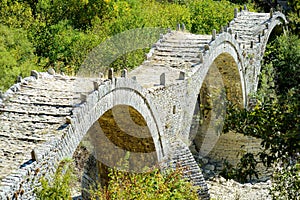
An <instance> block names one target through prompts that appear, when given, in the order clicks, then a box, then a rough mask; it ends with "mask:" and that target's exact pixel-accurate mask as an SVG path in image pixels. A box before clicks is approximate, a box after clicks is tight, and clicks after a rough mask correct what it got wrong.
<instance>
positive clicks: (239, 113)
mask: <svg viewBox="0 0 300 200" xmlns="http://www.w3.org/2000/svg"><path fill="white" fill-rule="evenodd" d="M255 99H256V101H257V103H256V105H255V106H254V107H253V108H250V109H240V108H239V107H237V106H235V105H231V106H229V107H228V113H227V119H226V128H225V132H226V131H228V130H232V131H235V132H238V133H243V134H244V135H247V136H253V137H256V138H260V139H261V140H262V142H261V146H262V147H263V151H262V152H259V153H258V154H257V155H253V154H252V153H246V154H245V155H244V156H243V157H242V158H241V161H240V163H239V164H238V165H237V168H233V171H231V172H227V175H229V177H228V178H236V179H238V180H239V181H244V182H245V181H247V180H249V179H251V176H252V177H253V176H254V175H257V172H256V166H257V164H258V163H263V164H264V165H266V166H268V167H271V166H275V167H276V168H275V173H274V174H273V188H272V190H271V194H272V196H273V198H274V199H277V198H279V199H281V198H283V199H297V198H298V197H299V196H300V193H299V191H300V154H299V152H300V39H299V38H298V37H297V36H295V35H289V34H287V35H282V36H280V37H277V38H276V39H275V40H274V41H273V42H271V43H270V44H269V45H268V47H267V49H266V53H265V58H264V64H263V66H262V73H261V75H260V85H259V89H258V92H257V94H256V95H255Z"/></svg>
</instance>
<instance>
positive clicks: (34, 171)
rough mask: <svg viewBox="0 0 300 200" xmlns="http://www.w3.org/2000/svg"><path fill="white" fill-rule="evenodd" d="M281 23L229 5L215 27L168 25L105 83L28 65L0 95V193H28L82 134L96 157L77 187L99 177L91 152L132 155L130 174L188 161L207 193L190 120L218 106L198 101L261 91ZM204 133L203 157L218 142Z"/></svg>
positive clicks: (278, 17)
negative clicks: (136, 62) (229, 14)
mask: <svg viewBox="0 0 300 200" xmlns="http://www.w3.org/2000/svg"><path fill="white" fill-rule="evenodd" d="M286 23H287V21H286V19H285V16H284V15H283V14H282V13H280V12H271V13H253V12H249V11H247V10H246V8H245V10H242V11H240V12H238V11H237V10H235V11H234V19H233V20H232V21H231V22H230V23H228V26H226V27H224V28H222V30H221V32H220V33H216V32H215V30H214V31H213V32H212V35H195V34H191V33H188V32H184V31H169V32H168V33H167V34H165V35H162V36H161V38H160V40H159V41H158V42H157V43H156V44H154V45H153V48H152V49H151V50H150V52H149V54H148V55H147V60H146V61H144V62H143V64H142V65H141V66H139V67H138V68H136V69H135V70H133V71H132V72H130V73H127V72H126V71H125V70H124V71H123V72H122V76H121V77H114V74H113V72H112V71H110V73H109V75H108V78H107V79H104V78H79V77H69V76H64V75H60V74H55V72H54V71H53V70H50V71H48V72H47V73H39V72H35V71H32V74H31V76H30V77H27V78H24V79H22V80H20V82H19V83H17V84H15V85H13V86H12V87H11V88H10V89H9V90H8V91H7V92H6V93H4V94H2V97H1V100H0V119H1V121H0V149H1V151H0V170H1V173H0V180H1V183H0V199H3V200H4V199H34V187H35V186H36V185H38V179H39V178H40V177H41V176H44V175H49V174H52V173H53V172H54V170H55V167H56V166H57V163H58V162H59V161H60V160H62V159H63V158H66V157H72V156H73V154H74V152H75V151H76V149H77V148H78V147H79V146H80V145H82V144H81V142H82V141H83V140H84V138H85V137H86V135H88V134H89V133H90V134H89V137H92V140H90V143H93V144H92V145H94V148H93V152H92V153H91V154H93V155H94V156H92V158H93V159H94V160H91V159H89V161H87V162H89V163H90V165H88V167H86V170H85V173H84V174H83V177H82V185H83V187H86V186H87V185H90V184H91V183H92V182H94V181H95V180H96V179H97V175H94V177H93V176H92V174H93V173H94V172H95V173H96V174H97V173H99V170H100V169H99V166H98V167H96V166H91V165H92V164H91V163H95V160H96V159H95V158H97V160H100V161H103V163H104V164H105V165H107V166H111V163H109V162H110V160H105V159H106V158H109V157H111V158H112V159H115V160H114V161H118V160H119V159H120V158H122V157H124V155H125V153H126V152H130V158H129V165H130V167H131V170H134V171H139V170H141V169H142V167H145V166H150V167H151V166H153V165H154V164H157V163H164V164H166V165H169V166H171V167H175V166H176V165H178V164H179V165H181V166H186V168H185V172H184V173H185V176H186V177H187V178H188V179H189V180H191V181H193V182H194V184H195V185H200V186H201V188H202V190H201V191H199V194H200V195H201V196H202V197H203V198H204V199H209V192H208V188H207V186H206V183H205V181H204V178H203V175H202V173H201V170H200V168H199V166H198V164H197V163H196V161H195V159H194V157H193V155H192V153H191V151H190V146H191V145H192V144H193V139H194V138H195V137H196V135H197V134H198V133H199V131H198V130H199V129H201V130H202V129H203V128H201V127H202V126H198V125H199V123H200V122H199V119H198V120H197V119H195V118H197V116H200V118H201V119H202V125H203V126H207V127H208V128H207V130H208V129H209V126H210V125H209V123H210V122H209V120H210V121H212V120H217V119H218V115H222V111H221V112H220V113H218V112H217V111H216V113H217V114H213V113H211V111H209V110H212V109H211V108H210V109H205V108H203V106H202V105H204V107H205V106H207V105H208V107H210V106H214V107H218V106H219V105H218V103H219V104H222V105H223V99H222V98H223V97H222V95H221V94H223V93H222V92H225V96H226V97H227V99H228V100H230V101H233V102H234V103H237V104H239V105H240V106H247V104H248V103H249V95H250V94H251V93H254V92H255V91H256V90H257V87H258V75H259V73H260V68H261V62H262V58H263V55H264V50H265V47H266V45H267V43H268V40H269V38H270V37H272V35H273V34H277V32H278V31H282V30H283V29H284V26H285V24H286ZM219 86H220V88H218V87H219ZM214 87H215V88H214ZM222 88H224V90H222ZM214 95H215V96H214ZM212 96H214V98H215V99H214V100H211V99H210V97H212ZM221 110H222V109H221ZM199 113H200V114H199ZM125 115H126V116H127V117H126V116H125ZM124 116H125V117H124ZM128 116H129V117H128ZM206 118H209V120H208V119H206ZM122 120H123V122H121V121H122ZM203 120H204V122H203ZM197 123H198V125H197ZM116 124H117V125H116ZM120 124H121V126H122V124H125V125H126V126H124V127H118V125H120ZM214 126H215V125H214ZM195 127H196V129H197V130H196V132H195V130H194V129H195ZM199 127H200V128H199ZM219 132H220V131H219ZM219 132H218V131H215V132H214V134H217V135H218V134H219ZM128 133H130V135H129V134H128ZM97 134H99V135H102V137H100V136H99V135H97ZM201 134H204V136H203V137H202V136H201V137H202V139H201V140H202V141H201V142H200V143H199V142H198V143H197V145H199V144H202V147H201V145H200V147H197V148H198V149H197V151H198V153H204V154H206V153H207V152H209V151H210V150H211V149H212V146H213V145H214V141H215V139H214V136H213V134H212V133H210V134H207V133H205V132H203V131H202V132H201ZM99 138H100V139H99ZM128 138H129V139H128ZM211 141H212V142H211ZM106 144H109V145H106ZM105 145H106V146H105ZM210 145H212V146H210ZM112 146H113V148H110V147H112ZM97 151H98V152H97ZM101 156H102V157H101ZM131 159H132V160H131ZM136 161H138V162H139V161H140V162H139V163H136ZM97 170H98V171H97Z"/></svg>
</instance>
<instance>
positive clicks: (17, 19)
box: [0, 0, 34, 29]
mask: <svg viewBox="0 0 300 200" xmlns="http://www.w3.org/2000/svg"><path fill="white" fill-rule="evenodd" d="M33 22H34V18H33V16H32V11H31V7H30V5H28V4H27V3H23V2H19V1H14V0H0V24H3V25H7V26H9V27H15V28H21V27H22V28H24V29H27V28H28V27H30V25H31V24H32V23H33Z"/></svg>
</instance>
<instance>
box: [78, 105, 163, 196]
mask: <svg viewBox="0 0 300 200" xmlns="http://www.w3.org/2000/svg"><path fill="white" fill-rule="evenodd" d="M74 158H75V162H76V164H77V165H78V166H79V168H80V169H81V171H78V177H79V178H80V179H81V180H79V181H81V187H82V189H83V190H82V197H83V199H88V196H89V194H88V192H87V191H88V190H89V188H90V187H95V186H96V185H98V186H99V185H101V186H105V185H107V183H108V180H109V177H108V172H109V168H111V169H116V170H122V171H126V172H130V173H142V172H143V171H144V170H146V169H147V168H148V169H149V168H151V167H154V166H155V165H156V164H157V163H158V159H157V153H156V149H155V145H154V141H153V138H152V136H151V132H150V130H149V127H148V126H147V122H146V121H145V118H144V117H143V116H142V114H141V113H139V112H138V111H137V110H136V109H135V108H133V107H132V106H128V105H116V106H114V107H113V108H111V109H109V110H107V111H106V112H105V113H104V114H103V115H102V116H101V117H100V118H99V119H98V120H96V121H95V122H94V123H93V125H92V126H91V127H90V129H89V130H88V132H87V134H86V135H85V137H84V138H83V139H82V141H81V144H80V145H79V146H78V147H77V150H76V151H75V153H74ZM77 160H78V161H77Z"/></svg>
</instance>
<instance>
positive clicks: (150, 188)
mask: <svg viewBox="0 0 300 200" xmlns="http://www.w3.org/2000/svg"><path fill="white" fill-rule="evenodd" d="M109 178H110V181H109V184H108V186H107V187H104V188H102V189H98V190H92V191H90V192H91V199H92V200H96V199H101V200H105V199H140V200H143V199H149V200H151V199H153V200H154V199H165V200H170V199H198V195H197V187H195V186H193V185H192V183H190V182H187V181H186V180H185V179H184V178H183V176H182V171H181V170H179V169H177V170H167V171H166V172H164V173H161V172H160V171H159V170H158V169H154V170H151V171H149V172H147V173H143V174H133V173H127V172H121V171H116V170H112V169H111V170H110V174H109Z"/></svg>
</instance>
